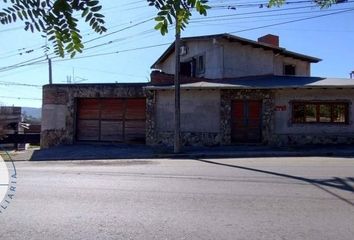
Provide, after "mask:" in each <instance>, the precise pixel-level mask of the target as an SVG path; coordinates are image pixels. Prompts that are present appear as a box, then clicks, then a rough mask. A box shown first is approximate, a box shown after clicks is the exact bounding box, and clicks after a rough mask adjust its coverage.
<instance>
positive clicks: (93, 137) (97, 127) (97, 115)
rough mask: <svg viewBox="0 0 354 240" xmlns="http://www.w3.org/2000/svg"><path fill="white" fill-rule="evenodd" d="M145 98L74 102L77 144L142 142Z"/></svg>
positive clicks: (88, 99) (86, 99) (143, 137)
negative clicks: (84, 142) (89, 142)
mask: <svg viewBox="0 0 354 240" xmlns="http://www.w3.org/2000/svg"><path fill="white" fill-rule="evenodd" d="M145 109H146V100H145V98H99V99H98V98H79V99H77V118H76V119H77V124H76V140H77V141H102V142H125V143H132V142H136V143H143V142H145Z"/></svg>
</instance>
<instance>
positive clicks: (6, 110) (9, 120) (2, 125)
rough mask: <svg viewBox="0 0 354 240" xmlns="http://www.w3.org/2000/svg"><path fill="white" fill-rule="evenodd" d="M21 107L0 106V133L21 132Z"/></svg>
mask: <svg viewBox="0 0 354 240" xmlns="http://www.w3.org/2000/svg"><path fill="white" fill-rule="evenodd" d="M21 121H22V116H21V107H5V106H1V107H0V134H3V135H6V134H16V133H19V132H22V131H23V129H22V128H21V126H20V123H21Z"/></svg>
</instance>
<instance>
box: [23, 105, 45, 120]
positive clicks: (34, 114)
mask: <svg viewBox="0 0 354 240" xmlns="http://www.w3.org/2000/svg"><path fill="white" fill-rule="evenodd" d="M22 115H25V116H26V118H28V119H36V120H40V119H41V118H42V109H41V108H32V107H22Z"/></svg>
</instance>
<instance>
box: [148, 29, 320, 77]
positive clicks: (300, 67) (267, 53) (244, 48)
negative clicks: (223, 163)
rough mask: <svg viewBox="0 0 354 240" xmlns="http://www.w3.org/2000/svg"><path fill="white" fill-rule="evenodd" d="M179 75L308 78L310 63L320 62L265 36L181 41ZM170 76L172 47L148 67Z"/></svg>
mask: <svg viewBox="0 0 354 240" xmlns="http://www.w3.org/2000/svg"><path fill="white" fill-rule="evenodd" d="M180 55H181V64H180V73H181V74H182V75H185V76H192V77H204V78H209V79H222V78H236V77H245V76H255V75H269V74H270V75H295V76H310V75H311V63H317V62H319V61H321V59H318V58H315V57H311V56H307V55H303V54H300V53H295V52H291V51H288V50H286V49H285V48H281V47H279V37H278V36H275V35H266V36H263V37H261V38H259V39H258V41H252V40H249V39H244V38H240V37H236V36H233V35H229V34H219V35H210V36H201V37H190V38H183V39H182V41H181V48H180ZM152 68H153V69H156V70H160V71H162V72H164V73H168V74H174V72H175V53H174V43H173V44H172V45H171V46H170V47H169V48H168V49H167V50H166V51H165V52H164V53H163V54H162V55H161V57H160V58H159V59H158V60H157V61H156V62H155V63H154V64H153V65H152Z"/></svg>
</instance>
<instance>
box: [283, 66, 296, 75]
mask: <svg viewBox="0 0 354 240" xmlns="http://www.w3.org/2000/svg"><path fill="white" fill-rule="evenodd" d="M284 75H296V66H295V65H293V64H285V65H284Z"/></svg>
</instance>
